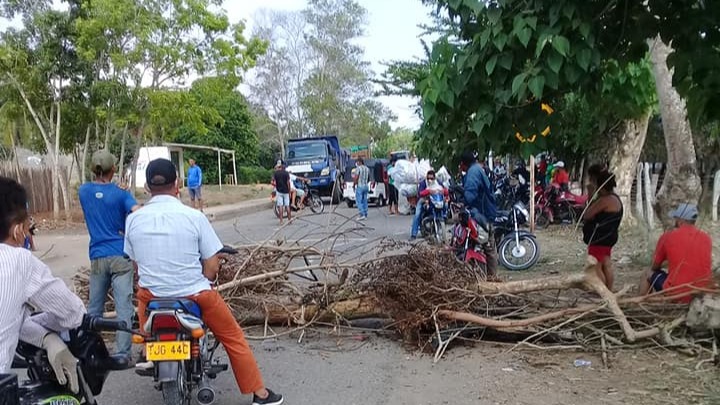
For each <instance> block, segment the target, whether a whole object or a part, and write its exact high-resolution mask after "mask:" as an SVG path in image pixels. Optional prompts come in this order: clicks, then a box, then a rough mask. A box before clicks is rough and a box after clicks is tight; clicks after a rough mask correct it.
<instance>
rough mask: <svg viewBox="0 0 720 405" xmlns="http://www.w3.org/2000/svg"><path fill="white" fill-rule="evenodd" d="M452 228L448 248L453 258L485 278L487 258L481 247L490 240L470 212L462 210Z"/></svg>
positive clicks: (465, 209)
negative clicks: (451, 251)
mask: <svg viewBox="0 0 720 405" xmlns="http://www.w3.org/2000/svg"><path fill="white" fill-rule="evenodd" d="M457 219H458V221H457V223H456V224H455V225H454V226H453V229H452V238H451V239H450V248H451V249H452V250H453V253H454V254H455V258H456V259H457V260H458V261H460V262H462V263H466V264H467V265H468V266H470V268H472V269H473V270H474V271H475V272H476V273H477V274H479V275H481V276H482V277H486V276H487V257H486V256H485V251H484V250H483V246H484V245H485V244H486V243H488V241H489V240H490V235H489V234H488V232H487V231H486V230H485V229H483V227H481V226H480V225H479V224H478V223H477V221H475V219H473V217H472V214H470V210H468V209H467V208H463V209H462V210H461V211H460V212H459V213H458V217H457Z"/></svg>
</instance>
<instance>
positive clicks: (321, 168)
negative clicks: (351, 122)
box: [285, 136, 348, 203]
mask: <svg viewBox="0 0 720 405" xmlns="http://www.w3.org/2000/svg"><path fill="white" fill-rule="evenodd" d="M347 159H348V154H347V151H345V150H343V149H342V148H340V142H339V140H338V138H337V137H336V136H321V137H315V138H300V139H291V140H289V141H288V145H287V151H286V154H285V162H286V164H287V171H288V172H290V173H293V174H295V175H298V176H301V177H305V178H307V179H310V188H311V189H313V190H317V191H318V192H319V194H320V196H325V197H331V198H332V201H333V203H337V202H338V201H340V199H341V198H342V181H343V173H344V168H345V165H346V164H347Z"/></svg>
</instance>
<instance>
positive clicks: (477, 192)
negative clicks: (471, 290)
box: [460, 151, 498, 278]
mask: <svg viewBox="0 0 720 405" xmlns="http://www.w3.org/2000/svg"><path fill="white" fill-rule="evenodd" d="M460 169H461V170H462V171H464V172H467V174H466V175H465V179H464V181H463V188H464V190H465V194H464V197H465V205H466V206H467V207H468V208H470V212H471V213H472V215H473V218H474V219H475V220H476V221H477V222H478V224H480V225H481V226H483V227H484V228H487V231H488V233H489V235H490V238H489V241H488V243H487V244H486V245H485V247H484V249H483V250H484V251H485V257H486V258H487V273H488V274H487V275H488V278H493V277H495V274H496V272H497V264H498V253H497V250H496V248H495V238H494V237H493V231H492V224H493V222H494V221H495V216H496V215H497V205H496V203H495V196H494V195H493V192H492V187H491V185H490V179H488V177H487V175H486V174H485V170H484V169H483V168H482V166H481V165H480V163H478V161H477V159H476V158H475V155H474V154H473V153H472V152H470V151H467V152H464V153H463V154H462V156H461V158H460Z"/></svg>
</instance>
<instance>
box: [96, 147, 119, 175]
mask: <svg viewBox="0 0 720 405" xmlns="http://www.w3.org/2000/svg"><path fill="white" fill-rule="evenodd" d="M115 162H117V159H115V156H113V154H112V153H110V152H108V150H107V149H100V150H98V151H96V152H95V153H93V155H92V168H93V172H96V171H97V169H98V167H99V168H100V170H102V171H103V172H107V171H109V170H110V169H112V168H113V166H115Z"/></svg>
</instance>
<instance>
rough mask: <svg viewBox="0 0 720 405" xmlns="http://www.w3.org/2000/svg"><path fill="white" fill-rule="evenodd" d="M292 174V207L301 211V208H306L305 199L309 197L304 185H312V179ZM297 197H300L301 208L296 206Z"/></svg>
mask: <svg viewBox="0 0 720 405" xmlns="http://www.w3.org/2000/svg"><path fill="white" fill-rule="evenodd" d="M289 174H290V186H292V187H290V205H291V206H292V207H293V208H295V209H296V210H297V209H300V207H304V206H305V199H306V198H307V195H306V194H305V187H303V183H310V179H306V178H305V177H300V176H297V175H294V174H292V173H289ZM295 196H297V197H300V203H299V206H298V205H295Z"/></svg>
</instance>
